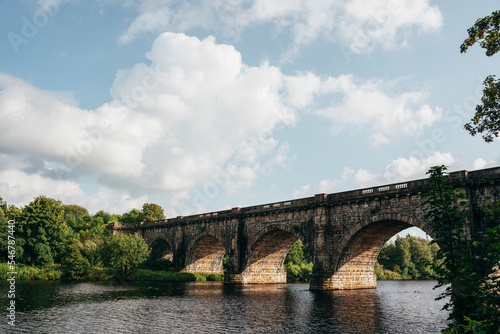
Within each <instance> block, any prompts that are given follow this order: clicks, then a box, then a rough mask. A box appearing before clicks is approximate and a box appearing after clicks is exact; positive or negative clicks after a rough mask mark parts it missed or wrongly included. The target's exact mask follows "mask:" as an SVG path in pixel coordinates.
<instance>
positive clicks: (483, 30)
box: [460, 11, 500, 142]
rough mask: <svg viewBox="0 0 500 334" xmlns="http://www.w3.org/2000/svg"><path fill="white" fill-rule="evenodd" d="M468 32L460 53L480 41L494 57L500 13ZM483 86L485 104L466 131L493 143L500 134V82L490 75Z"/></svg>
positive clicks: (499, 38) (499, 45) (499, 44)
mask: <svg viewBox="0 0 500 334" xmlns="http://www.w3.org/2000/svg"><path fill="white" fill-rule="evenodd" d="M467 32H468V33H469V37H468V38H466V39H465V41H464V42H463V44H462V45H461V46H460V52H462V53H464V52H467V50H468V49H469V47H470V46H472V45H474V44H475V43H476V42H478V41H479V45H480V46H481V47H482V48H483V49H486V56H488V57H491V56H493V55H494V54H496V53H497V52H498V51H499V50H500V11H495V12H493V13H492V14H491V15H489V16H486V17H483V18H480V19H478V20H477V21H476V23H475V24H474V26H472V27H471V28H469V29H468V31H467ZM483 84H484V86H485V87H484V89H483V97H482V98H481V102H482V103H483V104H482V105H478V106H476V113H475V114H474V117H473V118H472V119H471V121H470V122H469V123H467V124H465V129H466V130H467V131H469V133H470V134H471V135H473V136H475V135H476V134H478V133H481V134H483V139H484V140H485V141H486V142H492V141H493V139H494V137H498V134H499V132H500V81H499V80H496V79H495V76H494V75H489V76H487V77H486V79H485V80H484V83H483Z"/></svg>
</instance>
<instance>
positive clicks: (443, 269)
mask: <svg viewBox="0 0 500 334" xmlns="http://www.w3.org/2000/svg"><path fill="white" fill-rule="evenodd" d="M446 169H447V168H446V167H445V166H443V165H442V166H435V167H432V168H431V169H430V170H429V172H428V173H427V174H429V176H430V177H429V185H430V190H429V192H428V193H426V194H425V195H424V198H425V200H424V201H423V202H422V205H423V206H424V210H425V211H426V213H425V218H426V219H429V220H430V221H431V222H432V228H433V230H434V232H435V237H436V241H437V242H438V243H439V246H440V249H439V251H438V252H437V255H438V257H439V258H440V259H442V261H443V262H442V266H439V267H434V268H433V269H434V270H435V271H436V273H437V274H438V276H437V280H438V285H437V286H438V287H439V286H445V287H446V288H445V290H444V292H443V293H442V294H441V295H440V296H439V297H438V299H442V298H444V297H449V302H447V303H446V304H445V306H444V309H450V308H451V312H450V315H449V319H450V320H451V321H452V322H451V324H450V328H455V329H457V328H460V332H461V333H465V332H466V331H465V326H466V325H467V324H468V323H469V322H470V321H478V322H480V321H482V320H483V319H484V318H485V317H484V303H485V299H484V294H485V289H484V283H485V281H486V279H487V278H488V277H487V276H484V274H481V272H479V271H478V270H477V267H476V266H475V263H474V262H475V260H476V254H475V252H474V249H473V248H474V247H473V244H472V241H471V240H470V238H469V236H468V235H467V234H466V231H467V229H468V228H469V224H468V223H467V219H466V218H467V216H466V213H465V210H464V209H465V207H466V206H467V204H466V202H465V201H463V200H462V199H463V198H464V194H463V193H461V192H460V191H459V190H454V189H453V187H452V186H451V185H449V183H448V179H447V175H446ZM496 261H497V263H498V258H497V259H496ZM467 319H469V321H468V320H467ZM494 331H496V328H495V329H494ZM474 333H475V332H474ZM485 333H490V332H489V331H488V332H485ZM491 333H494V332H491Z"/></svg>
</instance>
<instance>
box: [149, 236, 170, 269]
mask: <svg viewBox="0 0 500 334" xmlns="http://www.w3.org/2000/svg"><path fill="white" fill-rule="evenodd" d="M158 235H161V236H162V241H163V242H164V243H163V245H159V246H160V250H161V257H160V259H164V260H169V261H170V262H173V261H174V250H173V247H172V243H171V241H170V240H168V238H167V237H166V236H165V234H164V233H157V234H155V235H154V236H153V237H152V238H148V239H146V243H147V244H148V247H149V248H150V249H151V248H152V247H153V243H155V242H157V241H156V240H157V239H156V238H157V237H158Z"/></svg>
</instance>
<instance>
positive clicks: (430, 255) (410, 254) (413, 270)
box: [375, 235, 441, 279]
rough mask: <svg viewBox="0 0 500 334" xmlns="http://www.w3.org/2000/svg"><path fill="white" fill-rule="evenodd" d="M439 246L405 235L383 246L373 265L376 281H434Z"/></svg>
mask: <svg viewBox="0 0 500 334" xmlns="http://www.w3.org/2000/svg"><path fill="white" fill-rule="evenodd" d="M438 250H439V246H438V245H437V244H436V243H433V242H431V241H429V240H427V239H424V238H419V237H415V236H411V235H407V236H406V237H404V238H401V237H399V236H398V237H397V238H396V240H395V242H394V243H388V244H385V245H384V247H382V250H381V251H380V254H379V256H378V258H377V264H376V265H375V274H376V275H377V278H378V279H434V278H435V272H434V270H433V265H434V266H436V267H439V266H440V264H441V261H440V260H438V258H437V252H438Z"/></svg>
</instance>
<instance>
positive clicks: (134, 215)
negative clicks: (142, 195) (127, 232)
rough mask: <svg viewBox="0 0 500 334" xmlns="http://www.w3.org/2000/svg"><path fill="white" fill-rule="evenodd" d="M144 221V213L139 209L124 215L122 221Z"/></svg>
mask: <svg viewBox="0 0 500 334" xmlns="http://www.w3.org/2000/svg"><path fill="white" fill-rule="evenodd" d="M142 221H144V215H143V213H142V212H141V211H139V210H137V209H132V210H130V211H129V212H127V213H124V214H123V215H122V219H121V222H122V223H125V224H138V223H140V222H142Z"/></svg>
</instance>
